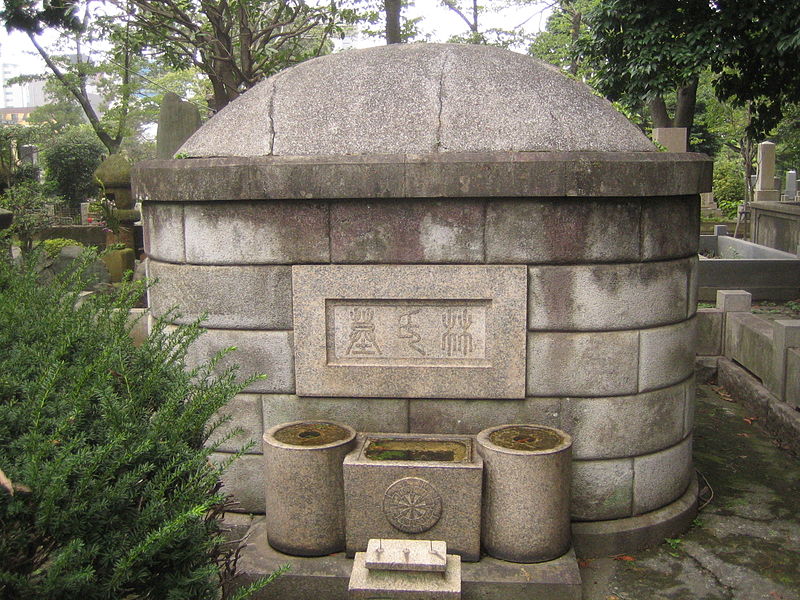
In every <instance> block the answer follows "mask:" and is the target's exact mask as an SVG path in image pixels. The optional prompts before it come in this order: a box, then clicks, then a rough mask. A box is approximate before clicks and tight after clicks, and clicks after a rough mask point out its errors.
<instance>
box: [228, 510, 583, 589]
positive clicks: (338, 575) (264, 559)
mask: <svg viewBox="0 0 800 600" xmlns="http://www.w3.org/2000/svg"><path fill="white" fill-rule="evenodd" d="M285 564H288V565H289V566H290V570H289V571H288V572H286V573H285V574H283V575H281V576H280V577H279V578H277V579H276V580H275V581H274V582H272V583H271V584H270V585H268V586H266V587H265V588H264V589H262V590H261V591H260V592H258V593H257V594H255V595H254V596H253V599H254V600H285V599H286V598H291V599H292V600H321V599H323V598H324V599H325V600H348V591H347V587H348V583H349V581H350V574H351V571H352V568H353V560H352V559H349V558H347V557H346V556H345V554H344V552H339V553H336V554H330V555H328V556H321V557H316V558H307V557H299V556H289V555H286V554H282V553H280V552H277V551H276V550H274V549H273V548H272V547H270V545H269V543H268V542H267V531H266V527H265V526H264V520H263V519H259V520H257V521H255V522H254V523H253V525H252V527H251V528H250V531H249V537H248V539H247V546H246V547H245V548H244V549H243V550H242V553H241V556H240V558H239V563H238V570H239V573H240V576H239V578H237V580H236V581H235V583H236V584H237V585H248V584H249V583H251V582H253V581H255V580H256V579H258V578H259V577H261V576H263V575H266V574H268V573H271V572H273V571H274V570H275V569H277V568H278V567H280V566H281V565H285ZM461 598H462V600H478V599H480V600H531V599H534V598H535V599H536V600H580V598H581V578H580V573H579V571H578V563H577V561H576V559H575V552H574V551H573V550H570V551H569V552H567V554H565V555H564V556H562V557H560V558H557V559H555V560H551V561H548V562H543V563H535V564H520V563H511V562H506V561H502V560H497V559H494V558H491V557H483V558H481V560H480V561H479V562H473V563H462V564H461Z"/></svg>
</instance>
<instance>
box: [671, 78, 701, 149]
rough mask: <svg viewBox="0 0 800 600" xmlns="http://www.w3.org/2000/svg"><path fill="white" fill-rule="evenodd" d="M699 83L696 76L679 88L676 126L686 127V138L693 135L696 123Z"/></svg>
mask: <svg viewBox="0 0 800 600" xmlns="http://www.w3.org/2000/svg"><path fill="white" fill-rule="evenodd" d="M697 83H698V80H697V79H696V78H695V79H693V80H692V81H690V82H689V83H688V84H686V85H684V86H681V87H679V88H678V105H677V106H676V107H675V125H674V127H686V139H689V138H690V137H691V133H692V125H693V124H694V108H695V105H696V104H697Z"/></svg>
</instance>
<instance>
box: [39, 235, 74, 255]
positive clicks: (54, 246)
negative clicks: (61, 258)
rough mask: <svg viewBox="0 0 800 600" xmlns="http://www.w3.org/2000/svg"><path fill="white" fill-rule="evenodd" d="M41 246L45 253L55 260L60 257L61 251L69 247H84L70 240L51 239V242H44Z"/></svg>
mask: <svg viewBox="0 0 800 600" xmlns="http://www.w3.org/2000/svg"><path fill="white" fill-rule="evenodd" d="M39 245H40V246H41V247H42V250H43V251H44V253H45V254H46V255H47V256H48V257H50V258H55V257H56V256H58V254H59V252H61V250H63V249H64V248H66V247H67V246H79V247H83V244H82V243H80V242H79V241H77V240H71V239H69V238H50V239H49V240H44V241H43V242H41V243H40V244H39Z"/></svg>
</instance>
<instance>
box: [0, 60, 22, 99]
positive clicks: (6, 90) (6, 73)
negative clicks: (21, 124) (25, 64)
mask: <svg viewBox="0 0 800 600" xmlns="http://www.w3.org/2000/svg"><path fill="white" fill-rule="evenodd" d="M2 58H3V55H2V49H0V90H1V92H0V108H12V107H22V106H27V104H26V102H27V100H28V98H27V94H26V93H25V92H26V90H25V86H24V85H10V84H9V83H8V81H9V80H10V79H11V78H12V77H16V76H17V75H19V66H18V65H16V64H15V63H8V62H5V61H4V60H2Z"/></svg>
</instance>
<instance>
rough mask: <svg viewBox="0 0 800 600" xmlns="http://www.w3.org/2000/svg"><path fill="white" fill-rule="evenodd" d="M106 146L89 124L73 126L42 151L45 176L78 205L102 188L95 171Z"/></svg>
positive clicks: (73, 203) (65, 197)
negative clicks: (96, 178) (98, 183)
mask: <svg viewBox="0 0 800 600" xmlns="http://www.w3.org/2000/svg"><path fill="white" fill-rule="evenodd" d="M105 152H106V148H105V146H103V144H101V143H100V140H98V139H97V135H95V133H94V132H93V131H92V130H91V128H89V127H88V126H86V127H83V126H81V127H73V128H71V129H69V130H67V132H66V133H63V134H61V135H59V136H58V137H56V138H55V139H54V140H53V142H52V143H51V144H50V145H49V146H48V147H47V148H45V150H44V151H43V152H42V162H43V163H44V167H45V177H46V179H47V181H48V182H51V183H52V184H53V186H54V187H55V190H56V193H58V195H59V196H63V197H64V199H65V200H66V201H67V202H68V203H70V204H71V205H74V206H77V205H78V204H79V203H81V202H83V201H84V200H86V199H87V198H89V197H91V196H94V195H96V194H97V193H98V191H99V186H98V185H97V181H96V180H95V177H94V172H95V169H97V167H99V166H100V163H102V162H103V157H104V156H105Z"/></svg>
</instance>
